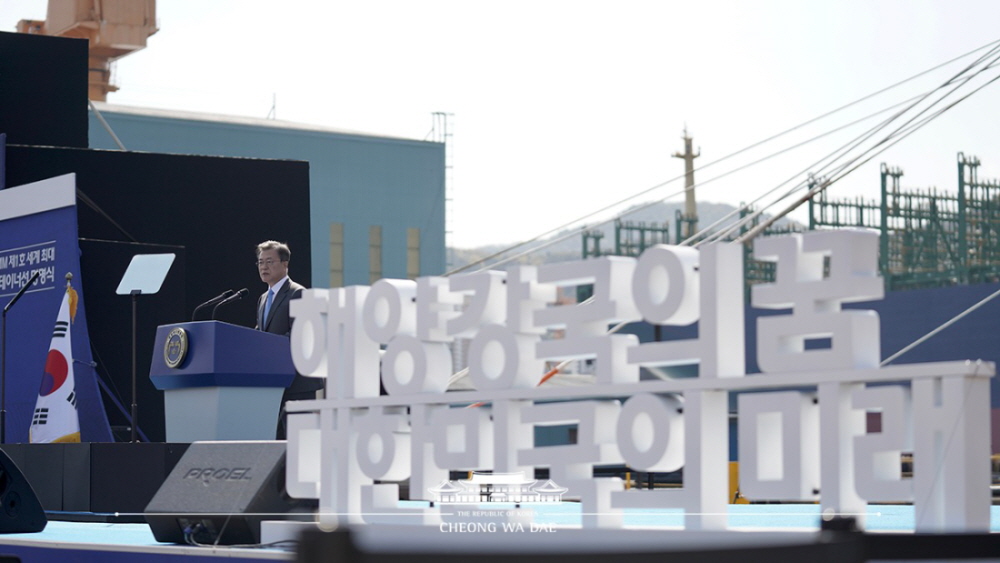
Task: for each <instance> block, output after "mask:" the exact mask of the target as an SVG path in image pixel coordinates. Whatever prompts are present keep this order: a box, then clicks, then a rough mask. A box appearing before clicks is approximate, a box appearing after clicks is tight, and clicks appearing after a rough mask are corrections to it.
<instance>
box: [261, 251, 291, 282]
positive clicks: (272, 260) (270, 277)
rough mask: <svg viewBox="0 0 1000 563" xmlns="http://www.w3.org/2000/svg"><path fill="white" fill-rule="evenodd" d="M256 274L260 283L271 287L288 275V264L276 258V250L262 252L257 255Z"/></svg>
mask: <svg viewBox="0 0 1000 563" xmlns="http://www.w3.org/2000/svg"><path fill="white" fill-rule="evenodd" d="M257 272H258V273H259V274H260V281H262V282H264V283H266V284H267V286H268V287H271V286H272V285H274V284H276V283H278V280H280V279H281V278H283V277H285V275H287V274H288V262H282V261H281V259H280V258H278V250H277V249H274V248H272V249H270V250H264V251H261V253H260V254H258V255H257Z"/></svg>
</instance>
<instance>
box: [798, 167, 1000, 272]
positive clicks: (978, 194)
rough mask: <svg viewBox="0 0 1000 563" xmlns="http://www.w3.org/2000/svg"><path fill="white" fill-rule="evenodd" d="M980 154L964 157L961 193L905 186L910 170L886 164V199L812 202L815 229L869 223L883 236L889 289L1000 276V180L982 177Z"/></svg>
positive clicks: (882, 257) (882, 266) (883, 172)
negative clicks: (903, 185)
mask: <svg viewBox="0 0 1000 563" xmlns="http://www.w3.org/2000/svg"><path fill="white" fill-rule="evenodd" d="M979 166H980V162H979V159H978V158H976V157H966V156H965V155H964V154H962V153H959V154H958V193H957V194H955V193H945V192H942V191H939V190H937V189H935V188H930V189H923V190H904V189H903V188H901V186H900V179H901V178H902V176H903V171H902V169H900V168H899V167H890V166H887V165H885V164H883V165H882V167H881V201H874V200H867V201H866V200H863V199H856V200H839V201H834V200H830V199H829V198H828V197H827V196H826V195H825V194H821V195H820V196H818V197H817V198H815V199H814V200H811V201H810V202H809V228H810V229H818V228H844V227H861V228H869V229H877V230H878V231H879V235H880V247H879V270H880V272H881V274H882V277H883V279H884V280H885V284H886V290H887V291H893V290H902V289H917V288H926V287H945V286H951V285H967V284H976V283H985V282H995V281H998V280H1000V183H998V182H997V181H996V180H985V181H983V180H980V179H979V173H978V172H979Z"/></svg>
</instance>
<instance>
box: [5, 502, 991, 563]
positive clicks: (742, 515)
mask: <svg viewBox="0 0 1000 563" xmlns="http://www.w3.org/2000/svg"><path fill="white" fill-rule="evenodd" d="M406 505H407V506H412V505H411V504H410V503H406ZM481 507H482V508H483V509H484V510H487V509H489V510H490V511H496V510H504V509H509V508H513V507H511V506H505V505H499V506H498V505H497V503H491V504H484V505H481ZM525 508H527V509H530V510H532V511H533V512H534V513H535V519H534V522H535V524H536V526H535V527H534V530H532V528H531V527H528V526H525V528H524V530H523V531H519V532H515V531H504V530H503V528H502V527H498V529H497V531H496V532H492V533H491V532H480V533H467V532H458V531H456V529H454V528H453V529H452V530H451V531H449V530H443V529H441V527H440V526H425V527H419V526H399V525H395V526H390V525H384V526H383V525H368V526H361V527H355V528H353V529H352V538H353V540H354V542H355V543H356V545H358V546H359V547H361V548H362V549H366V550H372V551H382V552H395V553H399V552H403V553H420V552H424V553H426V552H428V551H429V550H433V551H454V552H456V553H462V552H466V551H470V550H471V551H474V550H475V549H477V548H478V549H488V548H490V546H491V544H492V547H493V549H495V550H497V551H500V552H510V551H511V550H512V549H515V550H516V549H520V552H521V553H525V550H528V552H530V553H543V552H545V551H551V548H550V549H546V547H545V546H555V545H558V544H561V543H565V542H560V541H558V540H560V539H568V538H571V537H573V536H579V535H581V534H582V535H583V536H584V537H585V538H588V539H589V540H590V541H599V540H600V539H601V538H602V537H605V538H606V539H607V541H608V542H609V543H608V545H607V546H606V547H607V548H609V549H614V550H625V551H629V550H636V549H640V548H646V549H654V548H657V547H659V548H660V549H666V548H669V547H670V546H674V548H676V545H677V542H678V541H679V538H681V537H682V536H681V535H679V534H683V535H685V536H688V537H689V538H694V539H697V537H698V536H699V535H701V536H704V535H705V534H703V533H702V534H698V533H694V534H687V533H685V532H682V531H680V530H678V527H679V526H680V524H681V515H680V514H679V513H677V512H675V511H654V510H628V511H626V516H625V524H626V526H628V527H630V528H631V529H629V530H597V531H594V530H585V531H584V530H580V529H579V528H578V525H579V521H580V506H579V504H577V503H572V502H568V503H545V504H544V505H543V504H534V505H531V506H530V507H529V506H522V509H525ZM136 516H138V515H136ZM819 520H820V514H819V507H818V506H817V505H815V504H805V505H801V504H759V505H730V506H729V525H730V526H731V527H733V530H732V531H731V532H719V533H713V534H714V536H713V537H719V538H723V537H727V538H730V539H734V541H739V542H743V543H746V542H750V543H754V544H767V543H768V542H772V543H773V542H776V541H779V540H780V541H781V542H783V541H785V540H792V541H799V542H813V541H816V538H817V537H818V536H817V534H818V532H817V528H818V526H819ZM866 520H867V529H868V530H869V531H871V532H872V533H873V534H878V533H881V532H894V531H900V530H905V529H907V528H908V527H912V524H913V507H912V506H908V505H873V506H870V507H869V510H868V512H867V514H866ZM991 528H992V531H993V532H994V533H997V532H1000V506H994V507H993V510H992V521H991ZM632 532H636V533H635V534H632ZM626 537H632V538H633V539H632V540H630V542H628V543H625V544H623V543H621V541H620V540H622V539H623V538H626ZM997 539H998V541H1000V536H998V537H997ZM667 540H669V541H667ZM571 543H576V544H580V545H582V543H585V542H583V541H582V540H579V541H578V540H573V541H572V542H571ZM630 546H631V547H630ZM589 549H590V550H591V551H592V550H593V549H594V548H593V546H592V545H591V546H590V548H589ZM0 554H7V555H16V556H18V557H20V558H21V560H22V561H32V562H36V561H37V562H44V563H48V562H52V563H55V562H60V563H65V562H72V563H124V562H135V561H141V562H143V563H146V562H152V563H170V562H177V563H182V562H183V563H215V562H218V561H220V560H223V559H224V560H226V561H232V562H253V561H263V560H271V561H295V560H296V557H297V555H296V547H295V546H288V548H287V549H276V548H255V549H247V548H239V547H226V546H216V547H211V546H208V547H198V546H186V545H173V544H164V543H159V542H157V541H156V539H155V538H154V537H153V534H152V532H151V531H150V529H149V526H147V525H145V524H133V523H124V524H123V523H103V522H91V523H86V522H62V521H50V522H49V524H48V526H46V528H45V530H44V531H42V532H38V533H33V534H3V535H0ZM998 558H1000V553H998ZM331 560H332V559H331Z"/></svg>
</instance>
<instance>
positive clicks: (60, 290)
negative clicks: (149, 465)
mask: <svg viewBox="0 0 1000 563" xmlns="http://www.w3.org/2000/svg"><path fill="white" fill-rule="evenodd" d="M35 273H38V275H39V277H38V279H37V281H35V282H34V283H33V284H32V285H31V286H30V287H28V289H27V290H26V291H25V293H24V294H23V295H22V297H21V299H20V300H19V301H17V303H15V304H14V305H13V306H12V307H11V308H10V309H9V310H8V312H7V315H6V325H7V330H6V337H5V342H4V343H3V345H4V346H5V353H6V377H5V382H3V384H4V385H5V386H6V405H5V407H6V410H7V417H6V426H7V427H6V431H5V434H6V441H7V442H8V443H19V442H27V441H28V430H29V427H30V426H31V424H32V418H33V416H34V415H35V408H36V402H37V401H38V400H39V397H40V396H42V395H44V394H46V392H47V390H49V389H52V388H54V387H57V386H56V385H54V384H55V383H61V381H60V380H59V379H60V375H61V374H62V372H64V371H67V370H65V369H64V370H54V368H53V365H52V362H49V361H48V359H49V356H50V355H51V354H50V350H49V348H50V345H51V343H52V342H53V326H57V321H58V320H59V314H60V307H61V305H62V304H63V300H64V296H65V295H66V294H67V282H69V283H70V284H71V286H72V288H73V289H74V291H75V293H76V300H77V302H76V309H75V311H76V315H75V316H74V317H73V319H72V322H71V323H69V331H70V336H71V339H70V340H71V342H72V353H71V354H70V355H71V356H72V357H71V358H66V360H67V361H68V362H69V363H70V366H69V367H70V368H72V369H71V370H69V371H70V373H73V374H74V377H73V378H72V380H73V381H74V382H75V389H73V390H71V391H72V392H71V393H70V394H68V399H67V400H69V401H72V403H74V405H73V407H74V408H76V409H77V410H78V414H79V421H80V439H81V441H84V442H109V441H112V436H111V429H110V427H109V425H108V419H107V415H106V413H105V412H104V405H103V402H102V401H101V396H100V392H99V390H98V384H97V372H96V370H95V364H94V361H93V357H92V354H91V350H90V336H89V333H88V331H87V314H86V305H85V303H84V299H83V294H84V292H83V284H84V282H85V280H83V279H81V277H80V250H79V244H78V230H77V208H76V178H75V176H74V175H73V174H68V175H65V176H59V177H56V178H51V179H48V180H43V181H40V182H35V183H32V184H27V185H24V186H17V187H11V188H7V189H4V190H0V306H4V307H5V306H7V305H8V304H9V303H10V302H11V300H12V299H13V298H14V296H15V295H17V293H18V292H19V291H20V290H21V289H22V288H23V287H24V286H25V284H27V283H28V282H29V281H30V280H31V278H32V276H33V275H34V274H35ZM57 329H58V326H57ZM57 372H58V373H57ZM35 418H37V417H35ZM36 424H37V421H36Z"/></svg>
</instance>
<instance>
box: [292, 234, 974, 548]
mask: <svg viewBox="0 0 1000 563" xmlns="http://www.w3.org/2000/svg"><path fill="white" fill-rule="evenodd" d="M876 253H877V235H875V234H873V233H869V232H863V231H847V230H845V231H830V232H813V233H808V234H797V235H790V236H785V237H773V238H766V239H761V240H760V241H759V242H758V243H757V244H756V247H755V254H756V257H757V258H758V259H763V260H772V261H775V262H777V278H776V281H775V282H774V283H772V284H765V285H758V286H756V287H754V288H753V293H752V302H753V305H754V306H756V307H759V308H768V309H778V310H779V311H777V312H776V313H777V314H775V315H771V316H764V317H762V318H761V319H760V320H759V322H758V327H757V356H758V358H759V364H760V367H761V370H762V372H763V373H761V374H754V375H750V376H747V375H746V374H745V373H744V358H745V348H744V343H745V334H744V333H745V327H744V294H743V292H744V284H743V249H742V247H741V246H739V245H731V244H710V245H705V246H704V247H703V248H701V249H699V250H695V249H692V248H688V247H676V246H656V247H653V248H650V249H648V250H647V251H646V252H644V253H643V254H642V255H641V256H640V257H638V258H624V257H603V258H599V259H594V260H587V261H579V262H570V263H559V264H551V265H544V266H539V267H533V266H515V267H513V268H512V269H510V270H509V271H507V272H495V271H489V272H481V273H473V274H466V275H458V276H453V277H450V278H441V277H426V278H420V279H418V280H416V281H411V280H381V281H378V282H376V283H375V284H373V285H372V286H371V287H360V286H357V287H347V288H339V289H329V290H324V289H313V290H307V291H305V292H304V293H303V296H302V298H301V299H298V300H295V301H293V302H292V303H291V314H292V316H293V317H294V318H295V324H294V328H293V330H292V335H291V346H292V357H293V360H294V362H295V366H296V368H297V369H298V370H299V372H301V373H303V374H305V375H308V376H312V377H321V378H326V389H327V395H326V396H327V398H326V399H324V400H318V401H301V402H295V403H291V404H289V407H288V410H289V412H290V415H289V422H288V427H289V434H288V436H289V439H288V459H289V465H288V472H287V485H288V490H289V493H290V494H292V495H293V496H295V497H301V498H316V499H319V504H320V511H319V519H320V521H321V523H323V524H326V525H337V524H343V523H355V522H406V523H411V524H417V523H426V524H431V523H439V522H441V521H442V520H447V519H448V518H449V517H450V516H448V514H446V513H442V512H441V511H439V510H438V509H437V508H434V507H428V508H405V507H400V505H399V502H398V501H399V492H398V488H397V486H396V485H393V484H376V483H375V481H400V480H404V479H408V480H409V485H410V491H411V495H410V496H411V498H422V497H426V495H427V492H428V491H429V490H431V489H432V488H434V487H435V486H437V485H439V484H441V483H442V482H443V481H446V480H447V479H448V478H449V471H450V470H474V469H475V470H493V471H495V472H525V474H528V475H530V474H531V473H530V472H532V471H533V470H534V468H536V467H547V468H548V469H549V472H550V476H551V479H552V480H553V481H554V482H556V483H558V484H559V485H561V486H563V487H566V488H568V492H567V494H566V495H565V498H578V499H579V500H580V502H581V505H582V506H581V512H582V513H583V515H584V516H583V525H584V527H619V526H621V525H622V515H623V511H624V510H625V509H628V508H680V509H682V510H684V511H685V526H686V527H687V528H689V529H724V528H725V527H726V517H725V514H726V506H727V503H728V500H729V499H728V498H727V497H728V491H729V487H728V460H729V451H728V450H729V425H728V415H729V395H730V393H736V392H740V393H739V395H738V420H739V436H738V437H739V460H740V462H741V463H740V469H741V482H740V487H741V490H742V493H743V494H744V495H745V496H746V497H748V498H751V499H753V498H757V499H767V500H783V501H810V502H811V501H816V500H818V501H819V502H820V504H821V507H822V510H823V511H824V512H827V513H838V514H843V513H848V514H852V515H859V514H863V513H864V511H865V508H866V505H867V503H869V502H884V501H912V502H913V503H914V507H915V514H916V522H915V528H916V529H917V530H918V531H984V530H987V529H988V528H989V507H990V496H989V483H990V474H989V464H988V461H987V460H988V456H989V402H988V401H989V378H990V377H991V376H992V375H993V372H994V367H993V365H992V364H989V363H978V362H965V361H956V362H942V363H934V364H910V365H899V366H890V367H885V368H880V367H879V365H878V364H879V357H880V349H879V318H878V316H877V314H876V313H875V312H873V311H865V310H844V309H843V308H842V304H844V303H849V302H858V301H871V300H875V299H880V298H881V297H882V291H883V290H882V287H883V285H882V281H881V279H880V278H879V277H878V275H877V271H876V268H877V260H876ZM584 284H587V285H592V286H593V292H594V298H593V299H592V300H590V301H587V302H584V303H579V304H570V305H557V304H556V296H557V292H558V291H559V289H561V288H574V287H576V286H579V285H584ZM622 321H646V322H649V323H654V324H662V325H688V324H691V323H693V322H695V321H697V322H698V336H697V337H696V338H692V339H686V340H674V341H666V342H650V343H640V342H639V341H638V340H637V339H636V337H635V336H632V335H619V334H609V333H608V326H609V325H610V324H613V323H618V322H622ZM553 331H558V332H559V333H560V334H561V335H562V337H561V338H548V337H546V334H551V333H552V332H553ZM457 338H466V339H470V340H469V345H468V363H469V378H470V380H471V381H472V384H473V386H474V387H475V390H472V391H461V392H448V393H446V392H445V390H446V388H447V387H448V382H449V378H450V377H451V375H452V374H451V366H452V358H451V353H450V348H449V344H450V343H451V342H452V341H454V340H455V339H457ZM565 359H592V360H593V361H594V365H595V375H596V378H595V379H596V381H595V383H594V384H593V385H586V386H552V387H550V386H543V387H538V383H539V380H540V378H541V376H542V374H543V371H544V366H545V362H546V361H555V360H565ZM680 365H697V366H698V376H697V377H696V378H685V379H669V378H668V379H666V380H662V381H659V380H640V378H639V371H640V367H648V368H651V369H656V368H662V367H667V366H680ZM380 382H381V384H382V387H384V388H385V390H386V392H387V394H386V395H383V396H380V395H379V383H380ZM478 403H483V404H484V405H483V406H480V407H474V408H468V407H469V405H475V404H478ZM872 412H875V413H879V416H880V417H881V421H882V425H881V426H882V430H881V432H878V433H866V431H865V418H866V413H872ZM915 413H919V416H915ZM561 424H570V425H575V426H576V428H577V440H576V442H575V443H572V444H559V445H536V444H535V443H534V430H535V428H536V427H539V426H549V425H561ZM903 452H912V453H913V477H912V478H910V477H904V476H903V475H902V473H901V463H900V456H901V454H902V453H903ZM622 465H627V466H628V467H631V468H633V469H635V470H639V471H674V470H677V469H679V468H681V467H683V468H684V482H683V486H682V487H681V488H679V489H668V490H662V489H661V490H629V491H626V490H624V487H623V483H622V481H621V480H620V479H618V478H605V477H595V476H594V468H595V467H598V466H622Z"/></svg>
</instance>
